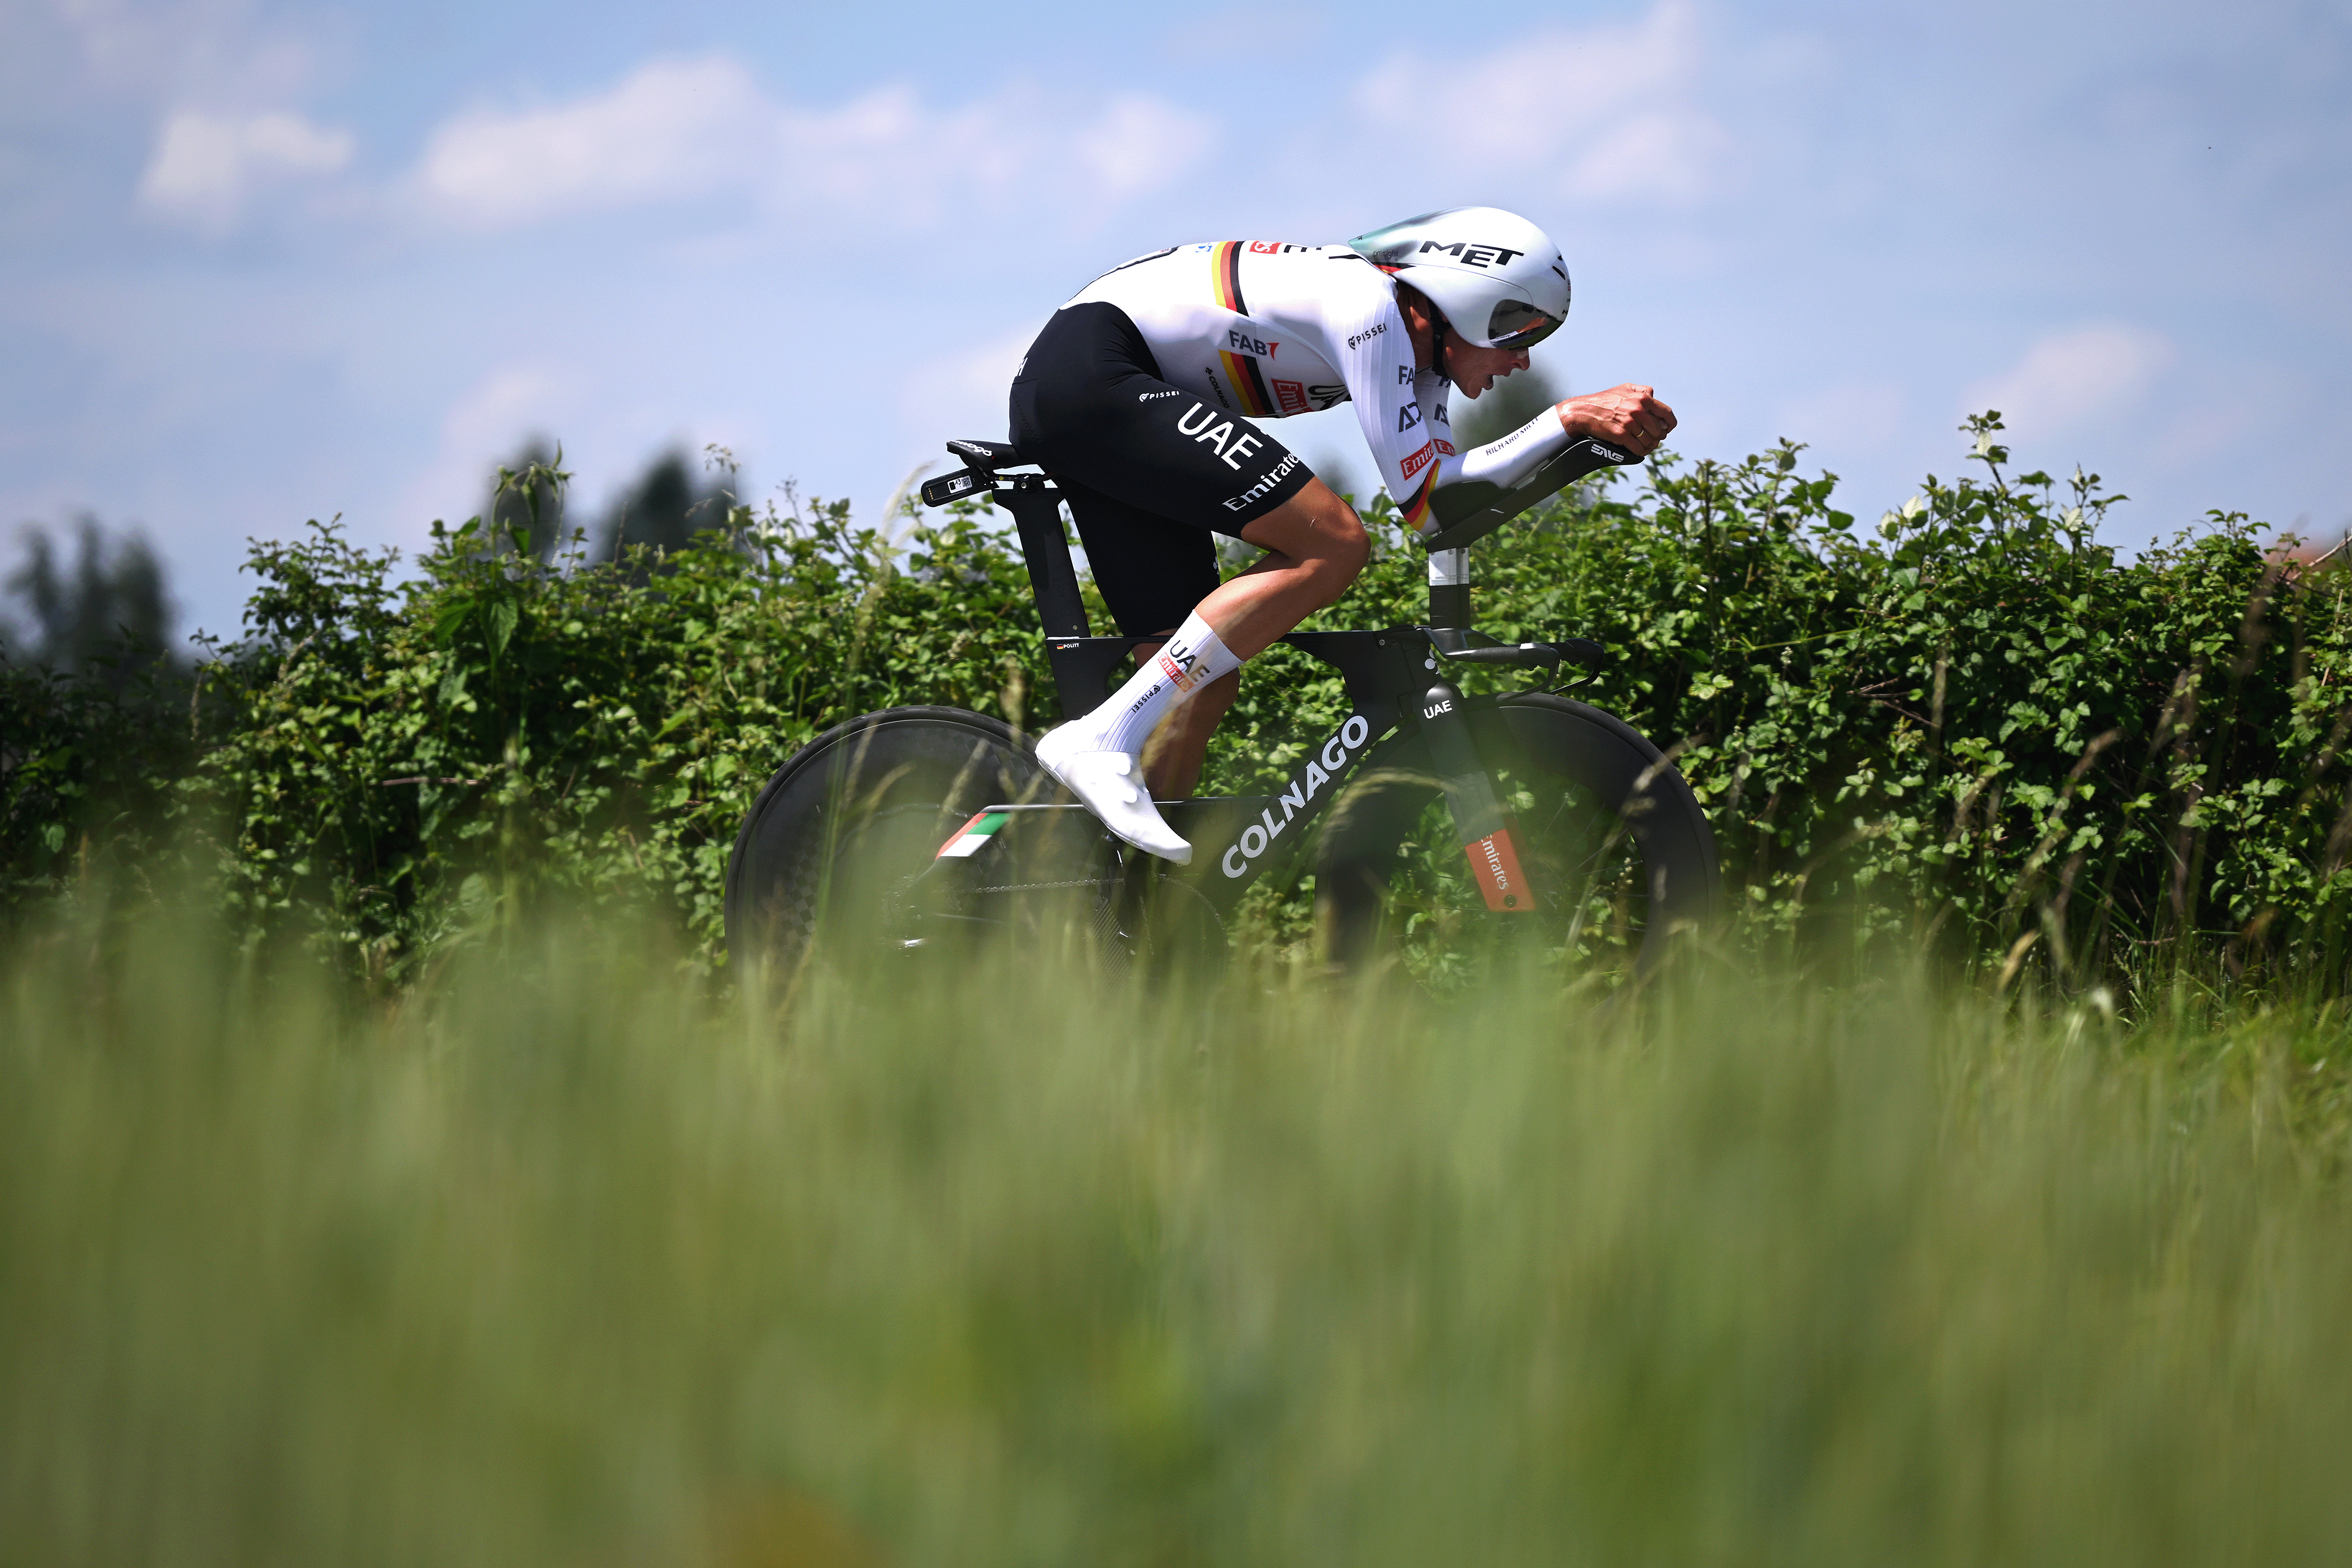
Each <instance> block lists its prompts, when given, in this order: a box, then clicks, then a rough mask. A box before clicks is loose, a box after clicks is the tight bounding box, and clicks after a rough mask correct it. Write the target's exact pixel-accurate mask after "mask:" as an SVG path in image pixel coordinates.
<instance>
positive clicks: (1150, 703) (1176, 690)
mask: <svg viewBox="0 0 2352 1568" xmlns="http://www.w3.org/2000/svg"><path fill="white" fill-rule="evenodd" d="M1241 667H1242V661H1241V660H1240V659H1238V658H1234V655H1233V651H1232V650H1231V649H1229V648H1228V647H1225V643H1224V639H1223V637H1219V636H1217V634H1216V633H1215V632H1213V631H1211V630H1210V629H1209V623H1208V622H1206V621H1204V620H1202V618H1201V615H1200V612H1199V611H1197V610H1195V611H1194V612H1193V613H1192V614H1191V615H1189V616H1185V617H1184V624H1183V625H1182V626H1178V627H1177V628H1176V635H1175V636H1173V637H1170V638H1169V639H1168V641H1167V642H1166V643H1165V644H1163V645H1162V646H1161V647H1160V651H1159V652H1158V653H1156V654H1154V655H1152V656H1151V658H1148V659H1146V660H1144V662H1143V666H1142V668H1139V669H1138V670H1137V671H1136V672H1135V673H1134V674H1133V675H1130V676H1129V677H1128V678H1127V684H1126V685H1124V686H1122V687H1120V688H1119V689H1118V692H1117V693H1116V694H1115V695H1114V696H1112V698H1111V700H1109V701H1108V702H1106V703H1104V704H1103V705H1102V706H1101V707H1099V708H1097V709H1096V710H1094V711H1093V712H1091V713H1088V714H1087V715H1086V716H1085V717H1084V718H1082V719H1079V720H1077V721H1076V728H1077V729H1078V730H1079V731H1081V732H1082V733H1084V734H1086V735H1087V737H1088V738H1089V739H1090V740H1092V741H1093V742H1095V745H1094V746H1093V748H1092V749H1093V750H1096V751H1102V752H1127V753H1128V754H1129V756H1135V757H1139V756H1141V755H1142V754H1143V743H1144V742H1146V741H1149V740H1150V739H1151V731H1154V730H1156V729H1158V728H1159V727H1160V721H1161V720H1162V719H1165V718H1167V717H1168V715H1169V714H1171V713H1172V712H1174V711H1175V710H1177V709H1178V708H1181V707H1182V706H1183V705H1184V704H1185V703H1187V702H1189V701H1191V700H1192V697H1193V696H1194V694H1195V693H1197V692H1198V691H1199V690H1200V689H1201V688H1202V687H1203V686H1206V685H1208V684H1209V682H1211V681H1212V680H1214V679H1217V677H1219V676H1221V675H1224V674H1227V673H1229V672H1231V671H1233V670H1236V669H1239V668H1241Z"/></svg>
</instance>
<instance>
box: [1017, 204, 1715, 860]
mask: <svg viewBox="0 0 2352 1568" xmlns="http://www.w3.org/2000/svg"><path fill="white" fill-rule="evenodd" d="M1568 303H1569V280H1568V267H1567V264H1566V263H1565V262H1564V261H1563V260H1562V259H1561V257H1560V253H1559V247H1557V246H1555V245H1553V244H1552V242H1551V240H1550V239H1549V237H1546V236H1545V234H1544V232H1543V231H1542V230H1541V229H1539V228H1538V227H1537V226H1535V225H1534V224H1531V223H1529V222H1528V220H1527V219H1525V218H1523V217H1519V216H1516V215H1514V214H1511V213H1507V212H1504V211H1502V210H1501V209H1500V208H1496V207H1454V208H1450V209H1447V210H1445V211H1442V212H1433V213H1425V214H1423V215H1422V216H1419V217H1413V218H1408V219H1406V220H1405V221H1404V222H1402V223H1400V224H1394V225H1391V226H1389V227H1387V228H1381V229H1375V230H1373V231H1372V232H1370V234H1366V235H1362V236H1360V237H1357V238H1356V239H1353V240H1350V241H1349V243H1348V244H1346V245H1290V244H1284V243H1279V242H1275V241H1267V240H1251V241H1241V240H1225V241H1222V242H1218V243H1213V244H1204V245H1184V246H1174V247H1170V248H1168V249H1166V250H1160V251H1154V252H1153V253H1151V254H1150V255H1148V256H1140V257H1138V258H1135V259H1134V260H1132V261H1129V262H1127V263H1125V264H1124V265H1122V266H1119V267H1117V268H1112V269H1111V270H1110V271H1108V272H1106V273H1104V274H1103V275H1102V276H1101V277H1100V278H1097V279H1095V280H1094V281H1093V282H1092V283H1090V284H1088V285H1087V287H1086V288H1085V289H1082V290H1080V291H1079V293H1078V294H1077V296H1076V298H1074V299H1073V300H1070V301H1069V302H1068V303H1067V304H1066V305H1064V306H1063V307H1062V308H1061V310H1058V311H1056V312H1055V315H1054V318H1053V319H1052V320H1051V321H1048V322H1046V324H1045V331H1042V332H1040V333H1038V335H1037V341H1036V342H1034V343H1033V344H1032V345H1031V346H1030V349H1029V353H1028V354H1027V356H1026V357H1025V358H1024V359H1023V361H1022V363H1021V368H1020V369H1019V370H1018V371H1017V372H1016V373H1015V374H1014V375H1013V396H1012V424H1013V429H1012V436H1013V444H1014V445H1015V446H1016V447H1019V448H1020V450H1021V453H1022V456H1023V457H1024V458H1026V459H1028V460H1029V461H1032V462H1035V463H1037V464H1039V465H1040V466H1042V467H1043V468H1045V469H1046V470H1047V471H1049V472H1050V473H1052V474H1053V476H1054V478H1055V483H1056V484H1057V485H1058V486H1059V487H1060V489H1061V490H1062V492H1063V494H1064V495H1065V496H1066V498H1067V500H1068V502H1069V507H1070V511H1071V514H1072V516H1073V517H1074V518H1075V519H1076V522H1077V526H1078V536H1079V538H1080V539H1081V540H1083V541H1084V542H1085V544H1086V548H1087V563H1088V564H1089V565H1090V567H1091V568H1092V570H1093V573H1094V577H1095V582H1096V584H1097V586H1098V587H1099V588H1100V589H1101V590H1102V595H1103V598H1104V601H1105V602H1106V603H1107V604H1108V605H1109V607H1110V612H1111V615H1112V616H1113V617H1114V618H1115V619H1116V620H1117V621H1118V626H1119V630H1120V631H1121V632H1123V633H1125V634H1127V635H1128V636H1130V637H1144V636H1160V637H1165V638H1166V641H1165V642H1163V643H1152V644H1146V645H1143V646H1140V647H1138V649H1137V654H1138V660H1139V662H1138V668H1137V670H1136V673H1135V674H1134V676H1132V677H1131V678H1130V679H1129V680H1128V682H1127V684H1126V685H1125V686H1123V687H1121V688H1120V689H1119V690H1118V692H1117V693H1116V694H1115V695H1114V696H1112V697H1111V698H1110V700H1108V701H1106V702H1105V703H1103V704H1102V706H1100V707H1099V708H1097V709H1095V710H1093V711H1092V712H1090V713H1087V714H1083V715H1081V716H1080V717H1078V718H1076V719H1074V720H1072V721H1069V722H1068V723H1066V724H1063V725H1061V726H1059V727H1058V728H1056V729H1055V730H1054V731H1051V732H1049V733H1047V734H1046V735H1045V736H1044V737H1042V738H1041V739H1040V740H1039V741H1038V742H1037V760H1038V762H1039V763H1041V764H1042V765H1043V766H1044V767H1045V770H1046V772H1048V773H1052V774H1053V775H1054V777H1055V778H1056V779H1058V780H1060V781H1061V782H1062V783H1063V784H1066V785H1067V786H1068V787H1069V789H1070V791H1071V793H1073V794H1074V795H1076V796H1077V797H1078V798H1079V799H1080V800H1081V801H1084V802H1085V803H1086V805H1087V806H1088V808H1090V809H1091V810H1092V811H1093V812H1094V813H1095V815H1096V816H1099V817H1100V818H1101V819H1102V820H1103V822H1104V824H1105V825H1106V826H1108V827H1109V828H1110V830H1111V831H1112V832H1114V833H1116V834H1118V836H1119V837H1121V838H1123V839H1125V840H1126V841H1127V842H1129V844H1132V845H1134V846H1136V847H1138V848H1140V849H1144V850H1147V851H1149V852H1150V853H1152V854H1154V855H1160V856H1164V857H1166V858H1169V859H1171V860H1175V861H1179V862H1183V861H1188V860H1190V859H1191V858H1192V846H1191V845H1189V844H1187V843H1186V842H1185V841H1184V840H1183V839H1181V838H1180V837H1177V836H1176V834H1175V833H1174V832H1173V831H1172V830H1171V829H1170V828H1169V826H1168V825H1167V824H1166V822H1165V821H1163V820H1162V819H1161V817H1160V813H1159V810H1158V809H1157V808H1156V807H1155V806H1154V805H1152V797H1153V796H1154V795H1157V796H1159V797H1160V798H1161V799H1170V798H1174V797H1177V796H1180V795H1188V794H1190V793H1191V791H1192V786H1193V784H1195V783H1196V782H1198V780H1199V778H1200V773H1201V767H1202V761H1203V759H1204V758H1205V756H1206V754H1207V751H1208V744H1209V736H1210V732H1211V731H1213V730H1214V729H1215V727H1216V723H1217V721H1218V719H1220V718H1221V717H1223V714H1224V711H1225V710H1226V709H1227V708H1229V707H1231V706H1232V704H1233V700H1234V697H1235V696H1236V695H1237V694H1238V692H1239V690H1240V679H1239V676H1238V674H1237V671H1238V670H1239V668H1240V666H1241V664H1242V661H1243V660H1244V659H1247V658H1253V657H1255V655H1257V654H1258V653H1261V652H1263V651H1264V650H1265V648H1267V647H1271V646H1272V645H1273V644H1274V643H1275V642H1276V640H1277V639H1279V638H1280V637H1283V636H1284V635H1285V634H1286V633H1287V632H1289V631H1290V630H1291V629H1292V628H1293V627H1295V626H1297V625H1298V623H1299V622H1301V621H1303V620H1305V619H1306V618H1307V616H1310V615H1312V614H1314V613H1315V612H1316V611H1317V610H1318V609H1321V608H1322V607H1324V606H1325V605H1328V604H1330V603H1331V602H1332V601H1333V600H1335V599H1337V598H1338V597H1339V595H1340V594H1341V593H1343V592H1344V591H1345V590H1346V589H1347V587H1348V584H1350V583H1352V582H1354V581H1355V578H1356V574H1357V573H1358V572H1360V570H1362V568H1363V564H1364V561H1365V559H1366V557H1367V555H1368V553H1369V551H1370V542H1369V540H1368V539H1367V537H1366V535H1365V532H1364V527H1363V524H1362V522H1361V521H1360V520H1359V519H1358V518H1357V516H1356V514H1355V511H1354V510H1353V509H1352V508H1350V507H1349V505H1348V503H1347V502H1346V501H1344V500H1340V499H1339V496H1338V494H1336V493H1335V492H1334V491H1333V490H1332V489H1330V488H1329V487H1328V486H1327V485H1326V484H1324V483H1323V481H1322V480H1321V479H1317V478H1316V477H1315V476H1314V474H1313V473H1311V472H1310V471H1309V470H1308V469H1307V465H1306V464H1305V463H1304V462H1302V461H1301V460H1300V459H1299V458H1298V457H1297V454H1295V453H1293V452H1291V451H1289V450H1288V449H1287V448H1286V447H1284V446H1283V445H1282V443H1281V442H1279V441H1277V440H1276V439H1275V438H1274V437H1272V436H1270V435H1268V434H1267V433H1266V432H1265V430H1264V429H1262V428H1261V427H1260V426H1257V425H1256V424H1255V423H1253V421H1255V420H1260V419H1279V418H1283V417H1285V416H1289V415H1293V414H1303V413H1306V412H1307V411H1308V410H1310V409H1319V408H1328V407H1330V406H1331V405H1334V404H1337V403H1343V402H1350V401H1352V402H1353V403H1354V404H1355V405H1356V415H1357V419H1358V421H1359V423H1360V426H1361V427H1362V429H1363V432H1364V438H1365V440H1366V441H1367V442H1368V443H1369V444H1370V447H1371V449H1372V456H1373V458H1375V459H1376V460H1377V461H1378V463H1379V465H1380V472H1381V480H1382V482H1383V483H1384V484H1385V485H1386V486H1387V488H1388V491H1389V494H1390V495H1391V497H1393V498H1395V500H1396V502H1397V505H1398V507H1399V509H1400V510H1402V513H1403V515H1404V519H1405V521H1406V522H1408V523H1409V524H1411V525H1412V527H1414V528H1415V529H1417V530H1419V531H1422V532H1423V533H1424V534H1429V533H1434V532H1436V531H1438V529H1439V528H1440V527H1441V526H1442V522H1441V521H1440V520H1441V519H1442V518H1443V517H1444V516H1446V515H1448V506H1447V501H1448V496H1447V491H1448V489H1450V488H1452V487H1454V486H1457V485H1462V484H1465V483H1477V484H1479V486H1480V490H1481V492H1482V493H1485V494H1489V495H1491V493H1492V492H1491V491H1486V490H1485V489H1484V487H1485V486H1486V485H1494V486H1499V487H1501V488H1503V489H1509V488H1510V487H1511V486H1513V485H1514V484H1516V483H1517V482H1518V481H1520V480H1522V479H1525V478H1526V477H1527V476H1528V474H1530V473H1532V472H1533V471H1534V469H1535V468H1538V467H1539V466H1540V465H1541V464H1542V463H1543V461H1544V460H1545V459H1546V458H1549V457H1551V456H1552V455H1554V454H1555V453H1557V452H1558V451H1559V450H1560V449H1561V448H1562V447H1566V446H1567V445H1568V444H1569V442H1570V441H1571V440H1574V439H1575V438H1577V437H1580V436H1591V437H1600V438H1601V439H1603V440H1606V441H1610V442H1612V443H1614V444H1616V445H1619V446H1622V447H1627V448H1629V449H1631V450H1632V451H1633V452H1634V453H1635V454H1636V455H1639V456H1647V455H1648V454H1649V453H1651V452H1653V451H1654V450H1656V448H1657V447H1658V444H1659V443H1660V442H1661V441H1663V440H1664V438H1665V437H1666V433H1667V432H1668V431H1670V430H1672V429H1673V428H1674V427H1675V416H1674V411H1673V410H1672V409H1670V408H1668V407H1667V406H1666V405H1664V404H1663V403H1661V402H1659V401H1658V399H1657V396H1656V395H1655V394H1654V392H1653V391H1652V389H1651V388H1649V387H1647V386H1637V385H1633V384H1627V385H1622V386H1616V387H1612V388H1611V389H1610V390H1609V391H1607V392H1601V393H1593V394H1590V395H1585V396H1582V397H1571V398H1570V399H1568V400H1567V401H1566V402H1564V403H1560V404H1559V405H1555V406H1554V407H1551V408H1548V409H1546V410H1545V411H1544V412H1543V413H1541V414H1539V415H1538V416H1536V417H1535V418H1534V419H1532V420H1530V421H1529V422H1528V424H1526V425H1525V426H1521V427H1520V428H1518V429H1517V430H1514V431H1512V432H1511V433H1510V434H1509V435H1507V436H1505V437H1503V438H1502V439H1500V440H1498V441H1495V442H1492V443H1489V444H1488V445H1486V446H1485V447H1477V448H1475V449H1474V450H1472V451H1468V452H1461V451H1457V450H1456V449H1455V447H1454V442H1453V439H1452V436H1453V426H1452V425H1451V423H1450V421H1449V420H1448V418H1447V400H1448V396H1449V395H1450V393H1451V392H1454V391H1459V392H1460V393H1461V394H1462V395H1463V396H1465V397H1466V398H1474V399H1475V398H1476V397H1477V396H1478V395H1480V394H1481V393H1483V392H1485V391H1486V390H1487V389H1488V388H1490V387H1492V386H1493V385H1494V384H1495V378H1496V377H1497V376H1506V375H1509V374H1512V373H1513V372H1514V371H1518V370H1524V369H1526V368H1527V366H1528V349H1530V348H1531V347H1533V346H1534V345H1535V344H1536V343H1538V342H1541V341H1542V340H1543V339H1544V338H1546V337H1548V336H1549V335H1550V334H1551V333H1552V332H1553V331H1556V330H1557V329H1558V328H1559V324H1560V322H1561V321H1562V320H1563V319H1564V318H1565V317H1566V316H1567V314H1568ZM1463 493H1465V492H1456V494H1457V495H1460V494H1463ZM1213 532H1214V533H1224V534H1229V535H1232V536H1233V537H1235V538H1238V539H1242V540H1244V541H1246V542H1249V543H1251V544H1255V545H1256V546H1258V547H1259V548H1261V549H1263V550H1264V551H1265V552H1266V553H1265V557H1264V558H1263V559H1262V560H1260V561H1259V562H1257V563H1256V564H1255V565H1253V566H1251V567H1250V568H1249V569H1248V570H1247V571H1245V572H1244V573H1242V574H1240V575H1238V576H1236V577H1234V578H1233V579H1232V580H1231V581H1229V582H1224V583H1222V584H1221V583H1220V582H1219V574H1218V572H1217V557H1216V550H1215V546H1214V544H1213V542H1212V541H1211V540H1210V537H1209V535H1210V534H1211V533H1213ZM1171 716H1173V718H1174V720H1175V721H1174V722H1173V723H1171V726H1170V728H1171V734H1169V735H1168V736H1167V737H1165V738H1164V739H1163V740H1162V742H1160V747H1159V749H1158V750H1157V751H1156V752H1154V754H1153V757H1152V760H1151V763H1150V768H1149V770H1148V772H1147V770H1146V767H1145V764H1144V747H1145V743H1146V742H1148V741H1149V740H1150V738H1151V735H1152V732H1153V731H1154V730H1156V729H1158V728H1159V727H1160V724H1161V723H1162V721H1168V720H1170V719H1171Z"/></svg>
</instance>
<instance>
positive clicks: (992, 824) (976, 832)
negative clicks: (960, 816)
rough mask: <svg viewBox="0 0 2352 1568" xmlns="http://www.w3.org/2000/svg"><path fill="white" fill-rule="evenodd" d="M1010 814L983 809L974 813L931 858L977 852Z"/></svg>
mask: <svg viewBox="0 0 2352 1568" xmlns="http://www.w3.org/2000/svg"><path fill="white" fill-rule="evenodd" d="M1012 815H1013V814H1012V813H1011V812H1008V811H983V812H979V813H976V814H975V815H974V816H973V817H972V819H971V821H970V822H967V823H965V824H964V825H963V826H961V827H959V828H957V829H956V830H955V836H954V837H951V838H950V839H949V840H948V841H947V842H946V843H945V844H942V845H940V852H939V853H938V854H936V855H934V856H932V857H931V858H932V859H934V860H961V859H964V858H967V857H968V856H972V855H977V854H979V853H980V852H981V851H982V849H984V848H986V847H987V846H988V841H989V840H990V839H991V838H992V837H995V835H996V830H997V829H998V828H1000V827H1002V826H1004V824H1005V823H1006V821H1008V820H1009V819H1010V818H1011V816H1012Z"/></svg>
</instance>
